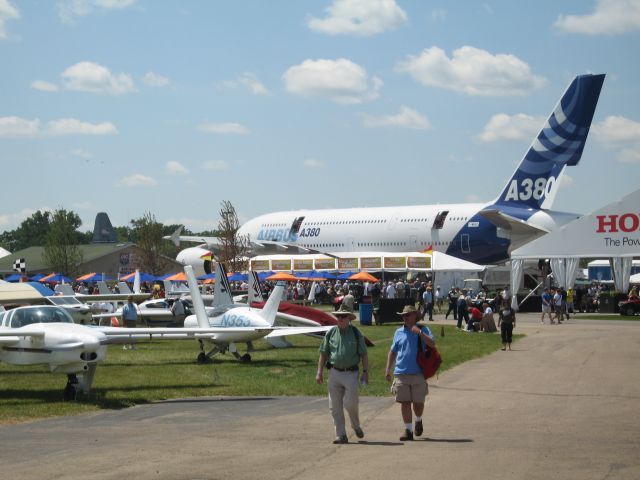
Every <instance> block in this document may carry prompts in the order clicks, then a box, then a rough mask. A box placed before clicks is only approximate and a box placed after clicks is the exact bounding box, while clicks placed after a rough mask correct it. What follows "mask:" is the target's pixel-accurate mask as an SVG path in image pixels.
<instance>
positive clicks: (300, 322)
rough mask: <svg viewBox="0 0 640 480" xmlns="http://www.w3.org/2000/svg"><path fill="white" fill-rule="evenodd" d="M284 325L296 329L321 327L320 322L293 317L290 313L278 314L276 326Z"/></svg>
mask: <svg viewBox="0 0 640 480" xmlns="http://www.w3.org/2000/svg"><path fill="white" fill-rule="evenodd" d="M279 324H284V325H287V326H294V327H317V326H320V324H319V323H318V322H314V321H313V320H309V319H308V318H304V317H299V316H298V315H291V314H290V313H284V312H278V313H277V314H276V325H279Z"/></svg>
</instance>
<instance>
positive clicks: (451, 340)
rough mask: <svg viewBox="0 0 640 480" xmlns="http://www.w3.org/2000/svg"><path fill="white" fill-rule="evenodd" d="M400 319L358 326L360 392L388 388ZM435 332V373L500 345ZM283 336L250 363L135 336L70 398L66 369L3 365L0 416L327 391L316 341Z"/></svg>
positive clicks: (189, 344) (448, 330) (489, 338)
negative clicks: (364, 382) (136, 340)
mask: <svg viewBox="0 0 640 480" xmlns="http://www.w3.org/2000/svg"><path fill="white" fill-rule="evenodd" d="M398 326H399V325H397V324H396V325H384V326H362V327H360V329H361V331H362V332H363V334H364V335H366V336H367V337H368V338H369V339H371V340H372V341H373V342H374V343H375V344H376V345H375V346H374V347H371V348H369V364H370V371H371V373H370V385H369V386H368V387H366V388H365V389H363V391H362V392H361V393H362V394H363V395H372V396H382V395H388V394H389V386H388V384H387V382H386V381H385V379H384V368H385V364H386V356H387V353H388V349H389V345H390V344H391V339H392V338H393V333H394V331H395V329H396V328H397V327H398ZM442 332H444V336H441V333H442ZM433 333H434V334H435V335H436V337H437V344H438V348H439V350H440V352H441V354H442V357H443V360H444V362H443V365H442V367H441V370H440V372H443V371H444V370H447V369H449V368H452V367H454V366H456V365H458V364H460V363H463V362H465V361H468V360H470V359H473V358H477V357H480V356H483V355H487V354H489V353H491V352H493V351H495V350H497V349H499V348H500V347H501V344H500V336H499V335H496V334H493V335H489V334H482V333H478V334H468V333H464V332H461V331H458V330H456V329H455V328H454V327H452V326H446V327H444V330H443V331H442V330H441V327H439V326H436V327H434V332H433ZM516 337H518V336H517V335H516ZM288 340H289V341H290V342H291V343H293V345H294V346H293V347H292V348H287V349H273V348H271V347H270V346H269V345H268V344H266V343H265V342H263V341H259V342H255V344H254V346H255V351H254V352H252V353H251V355H252V362H251V363H250V364H241V363H239V362H238V361H236V360H235V359H234V358H233V357H232V356H231V355H229V354H226V355H218V356H216V357H215V361H214V362H212V363H209V364H204V365H198V364H196V362H195V358H196V355H197V352H198V346H197V343H196V342H195V340H181V341H165V342H162V341H156V342H153V343H140V344H138V346H137V350H127V351H123V350H122V349H121V348H120V347H117V346H112V347H109V352H108V355H107V360H106V362H105V363H103V364H101V365H100V366H98V369H97V372H96V376H95V379H94V383H93V388H92V390H91V393H90V395H88V396H79V399H78V401H75V402H63V401H62V390H63V388H64V386H65V384H66V376H65V375H62V374H51V373H49V371H48V367H46V366H33V367H18V366H12V365H5V364H2V365H0V423H13V422H22V421H27V420H30V419H35V418H43V417H51V416H59V415H72V414H77V413H81V412H89V411H96V410H100V409H118V408H125V407H129V406H132V405H136V404H143V403H149V402H153V401H157V400H165V399H171V398H185V397H196V396H219V395H247V396H276V395H277V396H279V395H288V396H299V395H325V394H326V386H319V385H316V384H315V371H316V365H317V361H318V346H319V344H320V341H319V340H318V339H314V338H311V337H307V336H302V335H298V336H292V337H288ZM239 347H244V345H239ZM242 353H244V352H242Z"/></svg>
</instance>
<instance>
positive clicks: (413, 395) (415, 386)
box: [391, 373, 429, 403]
mask: <svg viewBox="0 0 640 480" xmlns="http://www.w3.org/2000/svg"><path fill="white" fill-rule="evenodd" d="M391 393H393V394H394V395H395V397H396V402H413V403H424V400H425V398H426V396H427V395H428V394H429V385H427V381H426V380H425V379H424V377H423V376H422V374H421V373H420V374H417V375H398V376H397V377H396V378H395V379H394V380H393V383H392V384H391Z"/></svg>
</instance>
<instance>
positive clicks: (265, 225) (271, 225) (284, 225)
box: [260, 223, 287, 228]
mask: <svg viewBox="0 0 640 480" xmlns="http://www.w3.org/2000/svg"><path fill="white" fill-rule="evenodd" d="M286 226H287V224H286V223H263V224H262V225H261V226H260V228H270V227H286Z"/></svg>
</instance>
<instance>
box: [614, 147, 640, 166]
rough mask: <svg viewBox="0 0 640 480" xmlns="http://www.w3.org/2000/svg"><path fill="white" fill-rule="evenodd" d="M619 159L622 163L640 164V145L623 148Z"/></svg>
mask: <svg viewBox="0 0 640 480" xmlns="http://www.w3.org/2000/svg"><path fill="white" fill-rule="evenodd" d="M618 161H619V162H621V163H634V164H640V146H638V147H636V148H625V149H623V150H622V151H621V152H620V155H619V156H618Z"/></svg>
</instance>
